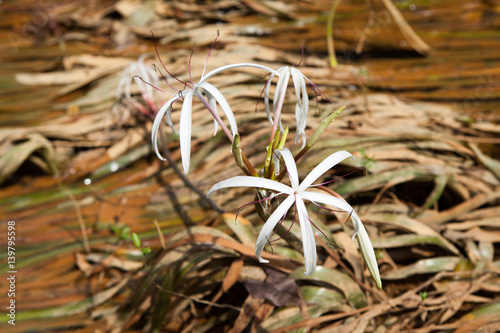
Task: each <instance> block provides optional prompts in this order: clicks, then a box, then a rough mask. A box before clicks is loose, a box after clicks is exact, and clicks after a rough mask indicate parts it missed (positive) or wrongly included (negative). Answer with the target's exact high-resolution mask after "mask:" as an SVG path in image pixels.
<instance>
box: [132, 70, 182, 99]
mask: <svg viewBox="0 0 500 333" xmlns="http://www.w3.org/2000/svg"><path fill="white" fill-rule="evenodd" d="M135 78H138V79H139V80H141V81H142V82H144V83H145V84H147V85H148V86H150V87H152V88H154V89H156V90H158V91H160V92H162V93H164V94H167V95H172V96H175V94H172V93H168V92H166V91H163V90H161V89H160V88H157V87H155V86H153V85H152V84H151V83H149V82H147V81H145V80H144V79H143V78H142V77H140V76H139V75H134V76H133V77H132V82H133V81H134V79H135Z"/></svg>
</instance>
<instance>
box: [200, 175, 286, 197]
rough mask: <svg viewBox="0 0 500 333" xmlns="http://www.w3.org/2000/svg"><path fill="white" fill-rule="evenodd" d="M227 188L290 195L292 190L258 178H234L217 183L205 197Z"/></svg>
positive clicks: (280, 184) (273, 181)
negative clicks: (252, 189) (248, 188)
mask: <svg viewBox="0 0 500 333" xmlns="http://www.w3.org/2000/svg"><path fill="white" fill-rule="evenodd" d="M229 187H255V188H266V189H268V190H273V191H276V192H280V193H286V194H292V193H293V189H292V188H291V187H290V186H286V185H285V184H282V183H279V182H277V181H275V180H270V179H266V178H260V177H250V176H236V177H232V178H229V179H226V180H223V181H221V182H218V183H217V184H215V185H214V186H212V188H211V189H210V190H209V191H208V193H207V196H210V194H212V193H213V192H214V191H217V190H220V189H223V188H229Z"/></svg>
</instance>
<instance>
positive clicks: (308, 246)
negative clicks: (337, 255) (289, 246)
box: [295, 196, 316, 275]
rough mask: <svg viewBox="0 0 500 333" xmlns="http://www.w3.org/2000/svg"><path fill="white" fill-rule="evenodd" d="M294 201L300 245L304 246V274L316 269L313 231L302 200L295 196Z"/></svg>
mask: <svg viewBox="0 0 500 333" xmlns="http://www.w3.org/2000/svg"><path fill="white" fill-rule="evenodd" d="M295 202H296V205H297V214H298V216H299V221H300V231H301V233H302V245H303V247H304V261H305V266H306V271H305V274H306V275H309V274H312V273H314V270H315V269H316V240H315V239H314V232H313V229H312V225H311V222H310V221H309V215H308V214H307V210H306V206H305V205H304V201H302V199H301V198H300V197H299V196H297V198H296V201H295Z"/></svg>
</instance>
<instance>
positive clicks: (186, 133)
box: [179, 93, 193, 175]
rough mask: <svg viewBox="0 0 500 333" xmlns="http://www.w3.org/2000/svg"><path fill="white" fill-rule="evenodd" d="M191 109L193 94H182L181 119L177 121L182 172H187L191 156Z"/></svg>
mask: <svg viewBox="0 0 500 333" xmlns="http://www.w3.org/2000/svg"><path fill="white" fill-rule="evenodd" d="M192 109H193V94H192V93H191V94H188V95H187V96H184V102H183V103H182V109H181V119H180V123H179V140H180V149H181V160H182V167H183V169H184V173H185V174H186V175H187V173H188V172H189V163H190V158H191V126H192V124H191V111H192Z"/></svg>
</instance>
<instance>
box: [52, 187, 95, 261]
mask: <svg viewBox="0 0 500 333" xmlns="http://www.w3.org/2000/svg"><path fill="white" fill-rule="evenodd" d="M57 186H58V187H59V190H61V192H64V193H65V194H66V195H67V196H68V198H69V200H70V201H71V203H72V204H73V206H74V207H75V212H76V218H77V220H78V224H79V225H80V231H81V233H82V241H83V247H84V248H85V252H86V253H90V243H89V239H88V236H87V228H86V226H85V221H83V217H82V211H81V209H80V204H79V203H78V201H76V199H75V196H74V195H73V193H71V191H70V190H68V188H67V187H66V186H64V184H63V183H62V182H61V179H60V178H59V177H57Z"/></svg>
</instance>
